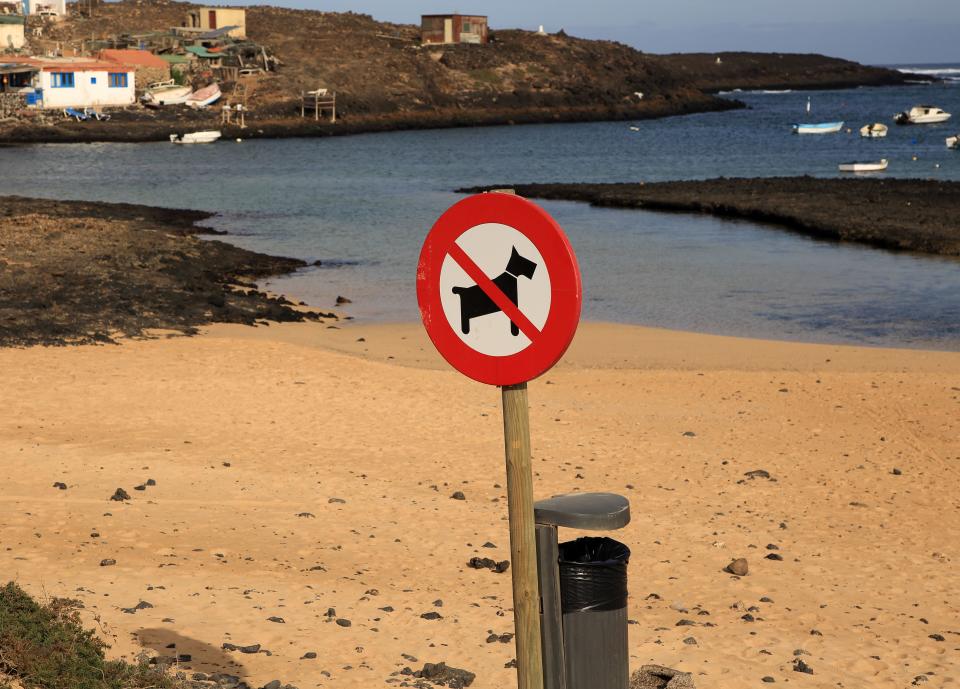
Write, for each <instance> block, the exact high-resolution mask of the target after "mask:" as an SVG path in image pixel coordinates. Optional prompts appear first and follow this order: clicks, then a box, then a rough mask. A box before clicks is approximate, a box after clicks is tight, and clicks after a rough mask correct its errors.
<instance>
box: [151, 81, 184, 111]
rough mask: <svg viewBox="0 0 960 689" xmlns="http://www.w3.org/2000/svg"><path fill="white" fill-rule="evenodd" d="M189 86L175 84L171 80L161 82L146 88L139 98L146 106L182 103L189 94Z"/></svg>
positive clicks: (154, 106)
mask: <svg viewBox="0 0 960 689" xmlns="http://www.w3.org/2000/svg"><path fill="white" fill-rule="evenodd" d="M190 90H191V89H190V87H189V86H177V85H176V84H174V83H173V82H163V83H161V84H160V85H158V86H156V88H148V89H147V92H146V93H145V94H143V97H142V98H141V99H140V100H141V102H143V104H144V105H146V106H147V107H148V108H159V107H160V106H163V105H182V104H183V103H186V102H187V98H188V97H189V96H190Z"/></svg>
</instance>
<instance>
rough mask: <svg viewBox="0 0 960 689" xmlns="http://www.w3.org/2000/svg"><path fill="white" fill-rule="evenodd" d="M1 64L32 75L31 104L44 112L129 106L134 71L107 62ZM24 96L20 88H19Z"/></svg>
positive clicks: (38, 60) (66, 60) (10, 60)
mask: <svg viewBox="0 0 960 689" xmlns="http://www.w3.org/2000/svg"><path fill="white" fill-rule="evenodd" d="M3 62H5V63H7V64H8V65H9V64H11V63H14V64H19V65H22V66H23V67H24V68H29V69H30V71H31V74H32V79H31V80H30V82H31V83H30V85H31V86H32V87H33V89H34V91H35V92H36V94H37V97H36V98H35V99H33V98H31V99H28V102H29V101H34V102H35V104H36V105H37V106H38V107H41V108H44V109H46V110H59V109H62V108H101V107H110V106H122V105H133V103H134V102H136V96H135V94H134V70H133V69H132V68H130V67H127V66H123V65H118V64H115V63H110V62H100V61H97V60H91V59H84V58H62V57H61V58H39V57H26V58H24V57H17V58H3ZM19 92H20V93H24V90H23V89H19Z"/></svg>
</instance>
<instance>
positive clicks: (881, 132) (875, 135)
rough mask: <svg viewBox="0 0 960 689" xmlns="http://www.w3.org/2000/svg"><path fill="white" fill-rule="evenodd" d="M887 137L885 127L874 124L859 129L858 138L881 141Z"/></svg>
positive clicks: (877, 123)
mask: <svg viewBox="0 0 960 689" xmlns="http://www.w3.org/2000/svg"><path fill="white" fill-rule="evenodd" d="M886 135H887V125H885V124H880V123H879V122H874V123H873V124H865V125H863V126H862V127H860V136H862V137H864V138H865V139H882V138H883V137H885V136H886Z"/></svg>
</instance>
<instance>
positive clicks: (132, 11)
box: [0, 0, 903, 141]
mask: <svg viewBox="0 0 960 689" xmlns="http://www.w3.org/2000/svg"><path fill="white" fill-rule="evenodd" d="M86 7H87V5H86V3H85V2H82V3H80V4H79V6H78V4H76V3H74V4H72V5H70V6H69V14H70V16H69V17H68V19H67V20H65V21H63V22H61V23H59V24H56V25H53V26H51V25H47V27H46V28H45V34H44V37H43V44H42V45H43V46H46V47H49V46H52V45H55V46H58V47H60V48H62V49H64V50H70V49H75V50H80V51H83V50H84V49H88V48H89V47H90V45H91V39H98V40H101V41H103V40H106V41H108V42H109V41H114V40H117V39H120V40H121V44H122V45H126V44H127V43H129V41H127V42H123V39H122V37H123V36H127V37H129V36H131V35H138V34H147V33H150V32H156V31H164V30H167V29H169V28H171V27H177V26H181V25H183V24H184V23H185V19H186V16H187V13H188V12H189V11H190V10H192V9H195V8H197V7H199V6H198V5H194V4H191V3H187V2H173V1H171V0H122V1H120V2H110V3H100V4H97V5H95V6H94V8H93V12H92V16H86V15H85V14H81V12H80V11H79V10H80V9H84V10H86ZM412 19H413V18H412ZM246 23H247V35H248V37H249V39H250V40H252V41H254V42H256V43H257V44H259V45H261V46H263V47H264V48H265V49H266V51H267V52H268V53H269V54H271V55H274V56H276V57H277V58H278V60H279V66H278V67H277V69H276V71H272V72H269V73H267V74H264V75H262V76H260V77H257V78H255V80H254V83H252V84H251V90H250V91H249V94H250V95H249V100H248V109H249V110H250V119H249V121H248V124H251V125H253V127H252V128H251V129H248V130H245V132H244V135H245V136H257V135H259V136H302V135H322V134H335V133H340V134H342V133H352V132H359V131H383V130H391V129H401V128H426V127H444V126H461V125H481V124H504V123H524V122H556V121H583V120H615V119H643V118H650V117H663V116H668V115H679V114H687V113H692V112H705V111H711V110H726V109H731V108H737V107H741V105H742V104H740V103H738V102H737V101H734V100H731V99H729V98H718V97H716V96H714V95H711V93H710V92H713V91H716V90H718V89H721V88H734V87H745V88H753V87H763V88H772V87H783V88H790V87H807V86H809V87H812V86H820V87H823V86H837V85H854V84H860V83H871V84H873V83H898V80H899V81H900V82H902V81H903V75H900V74H899V73H897V72H894V71H891V70H878V69H875V68H867V67H863V66H861V65H857V64H856V63H852V62H847V61H844V60H835V59H832V58H824V57H822V56H797V55H764V54H746V53H737V54H722V55H721V63H720V64H717V63H716V55H706V54H703V55H665V56H664V55H651V54H647V53H643V52H641V51H639V50H636V49H634V48H631V47H630V46H627V45H624V44H622V43H616V42H612V41H593V40H586V39H580V38H575V37H571V36H567V35H564V34H563V33H559V34H552V35H538V34H536V33H533V32H529V31H520V30H499V29H498V30H493V31H491V41H490V43H489V44H487V45H452V46H432V47H423V46H421V45H420V40H419V39H420V31H419V27H418V26H415V25H412V24H391V23H387V22H380V21H376V20H375V19H373V18H372V17H370V16H369V15H365V14H357V13H353V12H347V13H334V12H318V11H312V10H293V9H285V8H279V7H266V6H257V7H250V8H247V17H246ZM494 25H496V24H495V22H494ZM35 47H41V45H40V44H38V45H37V46H35ZM223 86H224V90H225V92H226V93H227V94H228V96H229V93H230V89H231V87H232V85H230V84H225V85H223ZM317 88H326V89H330V90H332V91H335V92H336V93H337V110H338V116H339V121H338V123H337V124H336V125H330V124H328V123H326V122H322V121H321V122H315V121H314V120H313V119H301V118H300V117H299V94H300V92H301V91H303V90H313V89H317ZM641 94H642V95H641ZM182 110H183V109H182V108H177V109H173V110H165V111H161V112H160V113H156V112H144V111H142V110H141V111H137V110H133V109H131V110H129V111H127V112H125V113H120V115H119V116H115V117H114V118H113V120H112V121H111V122H109V123H99V122H98V123H83V124H77V123H72V124H71V123H68V122H63V123H58V125H57V126H56V127H52V128H51V127H45V128H43V129H40V128H36V127H33V128H31V127H24V126H19V127H13V128H9V127H8V129H7V130H6V131H5V132H4V133H2V134H0V138H2V139H4V140H7V141H40V140H43V141H66V140H74V141H89V140H119V141H135V140H144V139H162V138H166V136H167V135H168V134H169V132H170V131H171V127H177V126H189V127H194V126H200V125H202V124H203V122H202V121H205V122H207V124H211V125H213V124H216V125H219V124H220V122H219V117H218V116H217V113H216V112H210V113H207V114H204V115H199V116H198V115H195V114H193V113H183V112H181V111H182ZM201 120H202V121H201ZM222 128H223V129H225V130H226V131H225V134H227V135H230V136H234V135H239V134H240V132H239V131H238V132H236V133H234V132H233V131H232V129H231V128H230V127H222Z"/></svg>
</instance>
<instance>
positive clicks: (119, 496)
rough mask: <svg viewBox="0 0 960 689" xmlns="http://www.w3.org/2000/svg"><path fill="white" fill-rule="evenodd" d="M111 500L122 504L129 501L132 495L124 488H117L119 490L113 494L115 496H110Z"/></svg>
mask: <svg viewBox="0 0 960 689" xmlns="http://www.w3.org/2000/svg"><path fill="white" fill-rule="evenodd" d="M110 499H111V500H115V501H116V502H122V501H123V500H129V499H130V493H128V492H127V491H125V490H124V489H123V488H117V489H116V490H115V491H114V492H113V495H111V496H110Z"/></svg>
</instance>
